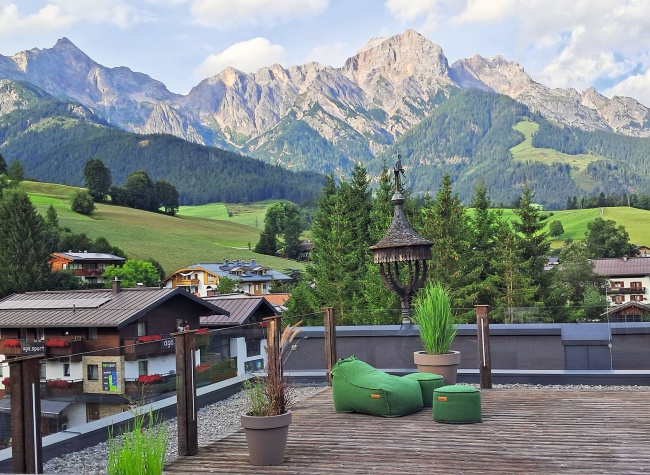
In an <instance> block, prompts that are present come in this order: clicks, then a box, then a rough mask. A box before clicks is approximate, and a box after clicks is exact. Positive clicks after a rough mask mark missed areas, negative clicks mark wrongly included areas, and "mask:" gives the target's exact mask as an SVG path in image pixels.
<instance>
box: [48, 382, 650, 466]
mask: <svg viewBox="0 0 650 475" xmlns="http://www.w3.org/2000/svg"><path fill="white" fill-rule="evenodd" d="M469 386H473V387H479V385H478V384H470V385H469ZM323 387H324V386H295V387H294V389H295V399H296V401H299V400H301V399H304V398H306V397H309V396H311V395H313V394H315V393H317V392H318V391H320V390H322V389H323ZM493 389H538V390H540V391H544V390H549V389H553V390H575V389H579V390H604V389H609V390H626V391H649V392H650V386H589V385H582V384H579V385H531V384H494V385H493ZM245 402H246V401H245V398H244V396H243V393H242V392H240V393H237V394H235V395H234V396H231V397H230V398H228V399H224V400H223V401H219V402H217V403H215V404H211V405H209V406H205V407H202V408H201V409H199V411H198V431H199V434H198V438H199V445H200V446H203V445H208V444H210V443H212V442H214V441H217V440H219V439H221V438H223V437H225V436H227V435H229V434H232V433H233V432H237V431H238V430H239V429H240V422H239V416H240V415H241V413H242V412H243V409H244V404H245ZM166 424H167V430H168V434H169V442H168V444H167V455H166V457H165V461H166V462H171V461H172V460H174V459H176V458H177V457H178V434H177V429H176V419H170V420H168V421H166ZM107 462H108V443H107V442H103V443H101V444H98V445H96V446H93V447H89V448H87V449H84V450H81V451H79V452H74V453H71V454H66V455H62V456H61V457H58V458H55V459H51V460H50V461H48V462H47V463H45V464H44V466H43V469H44V472H45V473H67V474H76V475H104V474H106V465H107Z"/></svg>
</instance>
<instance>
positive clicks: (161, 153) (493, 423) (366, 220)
mask: <svg viewBox="0 0 650 475" xmlns="http://www.w3.org/2000/svg"><path fill="white" fill-rule="evenodd" d="M649 170H650V109H649V108H648V107H646V106H644V105H642V104H641V103H639V102H637V101H636V100H634V99H632V98H630V97H622V96H614V97H613V98H608V97H606V96H604V95H602V94H601V93H599V92H598V91H597V90H596V89H595V88H589V89H586V90H585V91H583V92H578V91H576V90H575V89H561V88H551V87H547V86H545V85H544V84H541V83H539V82H536V81H534V80H533V79H532V78H531V77H530V76H529V75H528V74H527V73H526V72H525V71H524V69H523V67H522V66H520V65H519V64H517V63H514V62H509V61H508V60H506V59H504V58H503V57H500V56H499V57H495V58H492V59H487V58H483V57H481V56H478V55H476V56H474V57H472V58H470V59H461V60H458V61H456V62H454V63H453V64H451V65H450V64H449V63H448V61H447V58H446V57H445V55H444V53H443V50H442V48H441V47H440V46H438V45H436V44H434V43H432V42H431V41H430V40H429V39H427V38H425V37H424V36H423V35H421V34H419V33H418V32H416V31H413V30H406V31H405V32H403V33H402V34H399V35H396V36H392V37H389V38H379V39H377V38H375V39H374V40H372V41H370V42H369V43H368V44H367V45H365V46H364V47H363V48H361V49H360V50H359V52H358V53H357V54H356V55H354V56H352V57H350V58H349V59H348V60H347V61H346V62H345V64H344V65H343V66H341V67H338V68H335V67H331V66H324V65H321V64H318V63H313V62H312V63H307V64H303V65H298V66H291V67H289V68H284V67H282V66H280V65H278V64H274V65H270V66H268V67H264V68H262V69H259V70H258V71H257V72H255V73H244V72H241V71H239V70H237V69H235V68H226V69H224V70H223V71H222V72H221V73H219V74H218V75H216V76H213V77H210V78H208V79H206V80H204V81H202V82H200V83H199V84H198V85H197V86H196V87H194V88H193V89H192V90H191V91H190V92H189V93H188V94H187V95H179V94H173V93H171V92H169V91H168V90H167V88H166V87H165V86H164V85H163V84H162V83H160V82H159V81H156V80H154V79H152V78H150V77H149V76H147V75H144V74H141V73H135V72H133V71H131V70H130V69H128V68H126V67H117V68H109V67H105V66H102V65H101V64H99V63H97V62H95V61H94V60H93V59H91V58H90V57H89V56H88V55H86V54H85V53H84V52H83V51H81V49H79V48H78V47H77V46H75V44H73V43H72V42H71V41H70V40H69V39H67V38H61V39H60V40H59V41H58V42H57V43H56V44H55V45H54V46H53V47H51V48H46V49H37V48H34V49H31V50H25V51H21V52H19V53H17V54H15V55H14V56H1V55H0V195H1V199H0V361H1V366H0V371H1V373H0V380H1V381H0V472H5V471H6V472H10V471H13V472H14V473H73V472H65V471H57V468H56V467H57V465H56V461H57V460H63V459H65V458H66V457H75V456H77V457H78V458H77V459H75V460H77V461H76V462H75V463H76V466H77V471H76V473H109V474H113V473H115V474H117V473H120V474H125V473H138V474H139V473H162V472H163V471H164V473H199V472H202V471H209V472H210V473H369V472H371V471H373V470H377V471H379V472H381V473H404V472H406V471H419V472H420V473H488V472H489V473H496V472H498V473H587V472H589V473H645V472H646V471H647V470H648V469H649V468H650V455H648V452H647V448H646V447H644V446H643V444H644V443H645V442H647V440H648V439H647V435H648V432H647V431H648V427H650V426H649V424H650V419H649V414H650V398H648V395H649V393H648V391H649V390H650V389H649V388H650V304H649V303H648V300H649V299H650V173H649ZM443 340H444V341H443ZM422 350H424V351H422ZM432 353H433V355H431V354H432ZM425 356H453V358H455V359H454V361H452V362H450V363H447V362H445V363H442V367H427V366H426V364H428V363H424V362H423V360H424V357H425ZM513 386H514V387H517V386H518V387H519V388H518V389H512V387H513ZM614 387H616V388H617V390H614V389H612V388H614ZM530 388H538V389H530ZM539 388H546V389H539ZM585 388H586V389H585ZM564 395H566V396H564ZM232 404H239V406H236V407H235V409H233V410H234V411H237V415H236V422H235V424H234V425H233V424H232V423H231V422H222V419H221V418H220V417H221V416H220V414H225V411H226V409H224V408H225V407H226V405H232ZM228 407H230V406H228ZM210 408H213V409H210ZM214 408H216V409H214ZM202 411H214V412H202ZM197 414H198V416H197ZM287 414H289V415H292V416H293V422H292V421H291V416H289V417H288V419H289V420H288V422H287V423H286V424H284V425H285V426H286V427H285V428H284V434H281V433H278V432H277V430H279V429H277V428H276V429H272V430H274V431H276V432H274V433H273V435H272V436H271V441H264V442H262V443H261V446H259V447H256V448H254V447H253V439H255V440H256V438H258V437H261V435H260V434H258V433H261V432H262V431H261V430H259V429H260V427H259V425H260V424H261V423H260V422H258V421H257V419H261V418H262V417H261V416H267V417H271V416H273V417H279V416H287ZM432 414H433V417H432ZM240 415H242V418H241V425H240V418H239V416H240ZM570 415H572V416H571V417H573V419H570V417H569V416H570ZM395 416H402V417H395ZM224 417H225V416H224ZM386 417H395V418H394V419H387V418H386ZM285 418H286V417H285ZM197 419H198V422H197ZM248 419H255V420H254V421H253V422H250V421H248ZM203 421H205V424H208V423H209V424H210V425H211V427H212V429H211V430H212V431H216V430H217V429H218V430H220V431H221V432H219V434H220V435H219V437H216V436H214V435H213V436H211V437H207V436H204V435H202V432H201V430H202V429H201V427H202V424H203V423H204V422H203ZM289 422H292V423H291V425H290V428H288V427H289ZM437 422H443V424H438V423H437ZM444 422H454V423H474V422H481V424H471V425H462V426H461V425H458V424H444ZM197 424H198V429H197ZM249 424H250V425H252V426H253V428H250V427H248V425H249ZM279 424H280V423H277V424H276V425H279ZM542 426H543V427H546V428H547V430H548V432H547V433H545V434H539V433H537V432H536V430H535V427H537V428H539V427H542ZM242 427H243V428H244V429H242ZM601 430H602V432H603V433H606V435H607V436H606V437H605V434H603V437H602V438H601V437H599V436H598V434H599V433H600V432H601ZM644 430H645V437H644V435H643V431H644ZM287 431H288V435H287ZM249 432H250V433H254V434H253V435H251V434H249ZM213 433H217V432H213ZM391 433H392V434H393V435H394V437H395V440H396V441H399V442H395V445H393V446H391V447H394V450H390V451H388V450H387V449H386V447H387V446H390V444H393V442H391V441H392V440H393V439H391V438H389V436H390V434H391ZM287 437H288V439H287ZM405 437H408V438H409V440H410V442H408V443H407V442H406V441H405V440H404V438H405ZM587 439H589V440H590V444H587V445H586V446H585V447H581V448H574V450H573V451H572V453H571V454H565V453H564V452H565V450H564V449H563V448H561V446H560V445H558V444H559V442H558V440H564V441H565V442H564V443H565V444H569V441H576V444H579V442H578V441H582V440H587ZM644 440H645V442H644ZM247 441H248V450H247V448H246V447H247ZM445 441H447V442H445ZM524 441H528V443H526V444H525V443H524ZM258 443H259V442H258ZM102 444H103V446H104V448H103V450H104V452H97V450H99V449H98V447H101V446H102ZM344 444H348V445H344ZM413 446H417V453H415V452H413V451H412V450H414V448H413ZM488 447H489V448H488ZM578 447H580V446H579V445H578ZM89 450H90V451H91V452H88V451H89ZM93 450H94V452H93ZM249 451H250V452H249ZM506 452H507V453H508V454H509V455H508V457H506V456H504V454H505V453H506ZM75 454H76V455H75ZM98 454H99V455H98ZM102 454H103V455H102ZM613 454H615V455H613ZM644 454H645V455H644ZM62 458H63V459H62ZM95 459H98V460H101V463H100V465H101V467H102V468H101V469H97V471H93V470H95V469H94V468H90V467H94V465H92V464H94V463H95V462H96V461H97V460H95ZM154 459H155V461H154ZM477 459H478V460H477ZM91 460H92V463H91ZM479 461H480V462H481V464H480V465H472V463H478V462H479ZM53 464H54V465H53ZM86 464H87V465H86ZM261 465H264V466H265V467H263V468H260V466H261ZM434 466H435V467H438V468H437V469H436V470H438V471H434V472H432V471H431V470H432V467H434ZM44 467H45V472H43V470H44ZM84 467H89V468H88V469H87V470H86V468H84ZM513 467H514V468H513ZM543 467H545V469H543ZM488 468H489V470H488ZM590 469H592V470H590ZM274 470H275V471H274ZM581 470H583V471H581Z"/></svg>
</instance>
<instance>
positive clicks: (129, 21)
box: [0, 0, 151, 36]
mask: <svg viewBox="0 0 650 475" xmlns="http://www.w3.org/2000/svg"><path fill="white" fill-rule="evenodd" d="M150 18H151V16H150V15H148V14H146V13H144V12H142V11H139V10H136V9H134V8H132V7H131V6H129V5H127V4H126V3H124V1H122V0H93V2H92V6H89V4H88V1H87V0H50V1H48V2H47V3H46V4H45V5H44V6H43V7H41V8H40V9H39V10H37V11H36V12H34V13H23V12H21V11H20V10H19V8H18V6H17V5H16V4H15V3H10V2H7V1H2V0H0V36H9V35H23V36H24V35H29V34H35V33H43V32H48V31H59V30H65V29H66V28H70V27H72V26H74V25H76V24H78V23H81V22H88V23H90V24H100V23H106V24H111V25H115V26H118V27H120V28H127V27H129V26H131V25H134V24H136V23H140V22H142V21H148V20H149V19H150Z"/></svg>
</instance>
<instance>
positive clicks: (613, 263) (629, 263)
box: [593, 257, 650, 277]
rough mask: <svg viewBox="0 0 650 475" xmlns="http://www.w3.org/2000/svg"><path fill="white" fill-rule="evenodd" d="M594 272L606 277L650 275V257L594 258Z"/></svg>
mask: <svg viewBox="0 0 650 475" xmlns="http://www.w3.org/2000/svg"><path fill="white" fill-rule="evenodd" d="M593 262H594V264H595V265H594V272H595V273H596V274H598V275H602V276H605V277H626V276H628V277H635V276H646V275H650V258H647V257H628V258H627V259H626V258H624V257H612V258H609V259H594V260H593Z"/></svg>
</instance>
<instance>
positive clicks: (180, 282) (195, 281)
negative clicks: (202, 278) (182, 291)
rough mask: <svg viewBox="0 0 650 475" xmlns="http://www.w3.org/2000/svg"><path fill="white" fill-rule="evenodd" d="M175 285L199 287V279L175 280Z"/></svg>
mask: <svg viewBox="0 0 650 475" xmlns="http://www.w3.org/2000/svg"><path fill="white" fill-rule="evenodd" d="M176 285H177V286H179V285H199V279H177V280H176Z"/></svg>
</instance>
